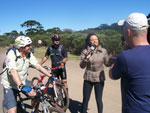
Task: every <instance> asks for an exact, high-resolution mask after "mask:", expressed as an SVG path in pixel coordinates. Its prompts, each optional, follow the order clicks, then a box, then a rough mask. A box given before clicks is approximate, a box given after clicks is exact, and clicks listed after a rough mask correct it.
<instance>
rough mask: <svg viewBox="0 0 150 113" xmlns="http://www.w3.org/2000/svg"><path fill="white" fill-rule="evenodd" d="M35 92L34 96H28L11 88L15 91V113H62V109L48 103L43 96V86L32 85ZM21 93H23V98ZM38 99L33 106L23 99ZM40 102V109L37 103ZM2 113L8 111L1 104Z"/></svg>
mask: <svg viewBox="0 0 150 113" xmlns="http://www.w3.org/2000/svg"><path fill="white" fill-rule="evenodd" d="M33 89H34V90H35V92H36V96H32V97H29V96H27V95H26V94H25V93H22V92H21V91H18V90H16V89H13V90H14V91H15V92H16V93H17V113H64V111H63V110H60V109H58V108H57V107H53V106H51V105H50V104H49V102H48V98H47V97H46V96H44V92H43V90H44V87H43V86H41V85H40V84H39V85H38V86H36V87H33ZM22 94H24V95H25V98H23V97H22V96H23V95H22ZM32 99H38V100H37V101H36V102H35V104H34V106H30V105H29V104H25V103H24V101H27V100H32ZM40 104H41V110H39V105H40ZM3 113H8V112H7V109H6V108H5V107H4V106H3Z"/></svg>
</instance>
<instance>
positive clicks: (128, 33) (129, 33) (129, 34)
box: [126, 29, 131, 37]
mask: <svg viewBox="0 0 150 113" xmlns="http://www.w3.org/2000/svg"><path fill="white" fill-rule="evenodd" d="M126 30H127V36H128V37H130V36H131V30H130V29H126Z"/></svg>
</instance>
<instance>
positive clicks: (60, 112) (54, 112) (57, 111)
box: [49, 107, 65, 113]
mask: <svg viewBox="0 0 150 113" xmlns="http://www.w3.org/2000/svg"><path fill="white" fill-rule="evenodd" d="M49 111H50V113H65V112H64V111H63V110H60V109H59V108H57V107H49Z"/></svg>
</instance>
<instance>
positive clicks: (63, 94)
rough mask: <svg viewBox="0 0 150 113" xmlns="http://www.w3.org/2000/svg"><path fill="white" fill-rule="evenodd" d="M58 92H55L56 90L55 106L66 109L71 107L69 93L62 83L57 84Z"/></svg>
mask: <svg viewBox="0 0 150 113" xmlns="http://www.w3.org/2000/svg"><path fill="white" fill-rule="evenodd" d="M56 92H57V96H56V94H55V91H54V93H53V94H54V95H53V96H54V97H53V99H54V102H55V106H56V107H58V108H61V109H63V110H64V111H65V110H67V108H68V107H69V95H68V92H67V90H66V88H64V86H63V85H62V84H56Z"/></svg>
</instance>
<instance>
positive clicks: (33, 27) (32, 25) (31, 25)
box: [21, 20, 43, 35]
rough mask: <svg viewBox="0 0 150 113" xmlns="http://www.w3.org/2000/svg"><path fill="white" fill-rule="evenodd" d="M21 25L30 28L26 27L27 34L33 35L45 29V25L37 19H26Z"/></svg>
mask: <svg viewBox="0 0 150 113" xmlns="http://www.w3.org/2000/svg"><path fill="white" fill-rule="evenodd" d="M21 27H27V28H28V29H26V33H27V35H33V34H36V33H37V32H38V31H42V30H43V26H42V25H41V24H40V23H39V22H37V21H35V20H28V21H25V22H24V23H23V24H21Z"/></svg>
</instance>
